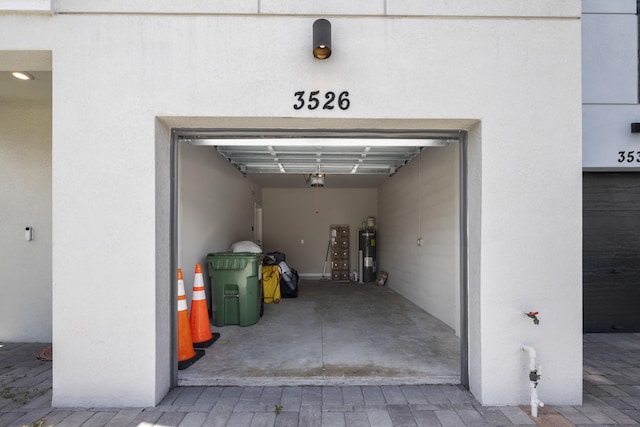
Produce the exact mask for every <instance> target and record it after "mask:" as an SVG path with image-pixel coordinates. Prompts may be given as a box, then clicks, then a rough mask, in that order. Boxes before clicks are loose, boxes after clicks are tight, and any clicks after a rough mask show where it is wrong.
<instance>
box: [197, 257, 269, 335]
mask: <svg viewBox="0 0 640 427" xmlns="http://www.w3.org/2000/svg"><path fill="white" fill-rule="evenodd" d="M262 257H263V255H262V254H255V253H248V252H217V253H213V254H209V255H207V264H208V266H209V277H211V295H215V296H216V314H215V316H214V319H213V323H214V325H216V326H225V325H240V326H249V325H253V324H254V323H256V322H257V321H258V319H259V318H260V303H261V301H262V289H261V286H260V279H261V275H260V274H259V273H258V272H259V271H260V270H261V267H262Z"/></svg>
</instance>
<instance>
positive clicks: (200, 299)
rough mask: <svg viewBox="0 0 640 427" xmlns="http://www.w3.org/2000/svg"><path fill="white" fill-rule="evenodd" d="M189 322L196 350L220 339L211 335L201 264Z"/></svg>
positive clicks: (194, 289)
mask: <svg viewBox="0 0 640 427" xmlns="http://www.w3.org/2000/svg"><path fill="white" fill-rule="evenodd" d="M189 321H190V322H191V334H192V336H193V346H194V347H195V348H207V347H209V346H210V345H211V344H213V343H214V342H215V340H217V339H218V338H219V337H220V335H218V334H212V333H211V323H210V322H209V310H208V309H207V296H206V295H205V292H204V279H203V278H202V267H200V264H196V274H195V279H194V280H193V298H191V314H190V315H189Z"/></svg>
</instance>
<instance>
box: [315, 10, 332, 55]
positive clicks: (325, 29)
mask: <svg viewBox="0 0 640 427" xmlns="http://www.w3.org/2000/svg"><path fill="white" fill-rule="evenodd" d="M313 56H314V57H315V58H318V59H327V58H328V57H330V56H331V22H329V21H327V20H326V19H318V20H317V21H316V22H314V23H313Z"/></svg>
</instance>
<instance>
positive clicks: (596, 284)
mask: <svg viewBox="0 0 640 427" xmlns="http://www.w3.org/2000/svg"><path fill="white" fill-rule="evenodd" d="M583 220H584V225H583V237H584V240H583V301H584V331H585V332H613V331H619V332H640V173H584V175H583Z"/></svg>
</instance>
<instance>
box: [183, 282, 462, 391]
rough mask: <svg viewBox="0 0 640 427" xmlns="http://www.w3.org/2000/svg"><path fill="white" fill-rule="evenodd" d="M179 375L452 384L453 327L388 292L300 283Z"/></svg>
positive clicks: (212, 381) (225, 330)
mask: <svg viewBox="0 0 640 427" xmlns="http://www.w3.org/2000/svg"><path fill="white" fill-rule="evenodd" d="M213 331H214V332H217V333H220V335H221V336H220V338H219V339H218V341H216V342H215V343H214V344H213V345H212V346H211V347H209V348H208V349H207V350H206V355H205V356H204V357H203V358H202V359H200V360H199V361H197V362H196V363H195V364H194V365H192V366H190V367H189V368H187V369H185V370H182V371H179V372H178V384H179V385H181V386H187V385H189V386H194V385H199V386H206V385H237V386H248V385H252V386H288V385H394V384H395V385H397V384H458V383H459V382H460V340H459V339H458V338H457V337H456V336H455V335H454V331H453V329H451V328H450V327H448V326H447V325H445V324H444V323H442V322H440V321H439V320H437V319H436V318H434V317H433V316H431V315H429V314H427V313H426V312H425V311H424V310H422V309H420V308H419V307H417V306H416V305H415V304H413V303H411V302H410V301H408V300H407V299H405V298H404V297H402V296H400V295H399V294H397V293H396V292H394V291H393V290H392V289H390V288H389V287H387V286H383V287H377V286H375V284H373V283H367V284H358V283H341V282H331V281H321V280H301V281H300V284H299V294H298V298H290V299H281V300H280V302H279V303H278V304H273V303H271V304H266V305H265V310H264V316H263V317H262V318H261V319H260V320H259V321H258V322H257V323H256V324H255V325H251V326H246V327H241V326H237V325H227V326H224V327H214V328H213Z"/></svg>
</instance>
